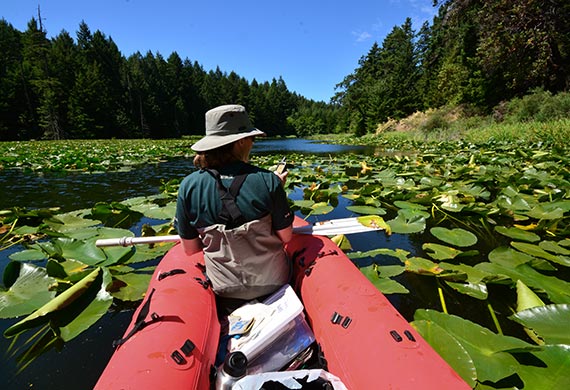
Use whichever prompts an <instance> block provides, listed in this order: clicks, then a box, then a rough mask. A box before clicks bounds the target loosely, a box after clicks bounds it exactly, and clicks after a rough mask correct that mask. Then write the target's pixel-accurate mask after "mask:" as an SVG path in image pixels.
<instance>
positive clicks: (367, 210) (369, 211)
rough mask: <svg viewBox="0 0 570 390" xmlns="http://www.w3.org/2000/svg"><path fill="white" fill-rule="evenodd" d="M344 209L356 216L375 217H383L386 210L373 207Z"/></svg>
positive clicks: (349, 207)
mask: <svg viewBox="0 0 570 390" xmlns="http://www.w3.org/2000/svg"><path fill="white" fill-rule="evenodd" d="M346 209H347V210H348V211H352V212H353V213H357V214H363V215H367V214H375V215H385V214H386V210H384V209H383V208H382V207H373V206H347V207H346Z"/></svg>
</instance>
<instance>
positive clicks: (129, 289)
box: [111, 273, 152, 301]
mask: <svg viewBox="0 0 570 390" xmlns="http://www.w3.org/2000/svg"><path fill="white" fill-rule="evenodd" d="M151 277H152V274H150V273H144V274H143V273H128V274H124V275H115V279H116V280H117V281H118V282H119V283H114V286H116V287H119V288H118V289H117V290H116V291H112V292H111V294H112V295H113V296H114V297H115V298H118V299H120V300H122V301H139V300H141V299H142V298H143V296H144V294H145V292H146V290H147V289H148V284H149V283H150V279H151Z"/></svg>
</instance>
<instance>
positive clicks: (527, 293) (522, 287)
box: [517, 280, 544, 312]
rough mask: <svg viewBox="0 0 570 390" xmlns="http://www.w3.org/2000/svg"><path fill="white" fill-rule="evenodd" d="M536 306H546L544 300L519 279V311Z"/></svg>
mask: <svg viewBox="0 0 570 390" xmlns="http://www.w3.org/2000/svg"><path fill="white" fill-rule="evenodd" d="M536 306H544V302H542V300H541V299H540V298H539V297H538V295H536V294H535V293H534V292H533V291H532V290H531V289H530V288H528V287H527V285H526V284H524V283H523V282H522V281H520V280H517V312H519V311H523V310H526V309H530V308H532V307H536Z"/></svg>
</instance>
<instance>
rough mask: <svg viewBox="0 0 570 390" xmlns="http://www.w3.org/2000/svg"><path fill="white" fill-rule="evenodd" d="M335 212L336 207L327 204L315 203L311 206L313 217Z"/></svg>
mask: <svg viewBox="0 0 570 390" xmlns="http://www.w3.org/2000/svg"><path fill="white" fill-rule="evenodd" d="M333 210H334V207H333V206H331V205H329V204H328V203H326V202H319V203H315V204H314V205H312V206H311V214H313V215H323V214H328V213H330V212H331V211H333Z"/></svg>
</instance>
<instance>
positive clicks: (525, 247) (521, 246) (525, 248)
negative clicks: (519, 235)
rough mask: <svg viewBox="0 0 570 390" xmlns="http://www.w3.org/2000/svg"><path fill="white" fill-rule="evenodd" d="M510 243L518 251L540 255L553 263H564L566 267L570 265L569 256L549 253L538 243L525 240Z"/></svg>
mask: <svg viewBox="0 0 570 390" xmlns="http://www.w3.org/2000/svg"><path fill="white" fill-rule="evenodd" d="M511 245H512V246H513V247H514V248H516V249H518V250H519V251H521V252H524V253H526V254H528V255H531V256H534V257H540V258H541V259H545V260H548V261H552V262H554V263H558V264H562V265H565V266H566V267H570V258H568V257H564V256H556V255H553V254H551V253H548V252H547V251H545V250H544V249H542V248H541V247H540V246H538V245H534V244H529V243H526V242H516V241H513V242H511Z"/></svg>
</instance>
